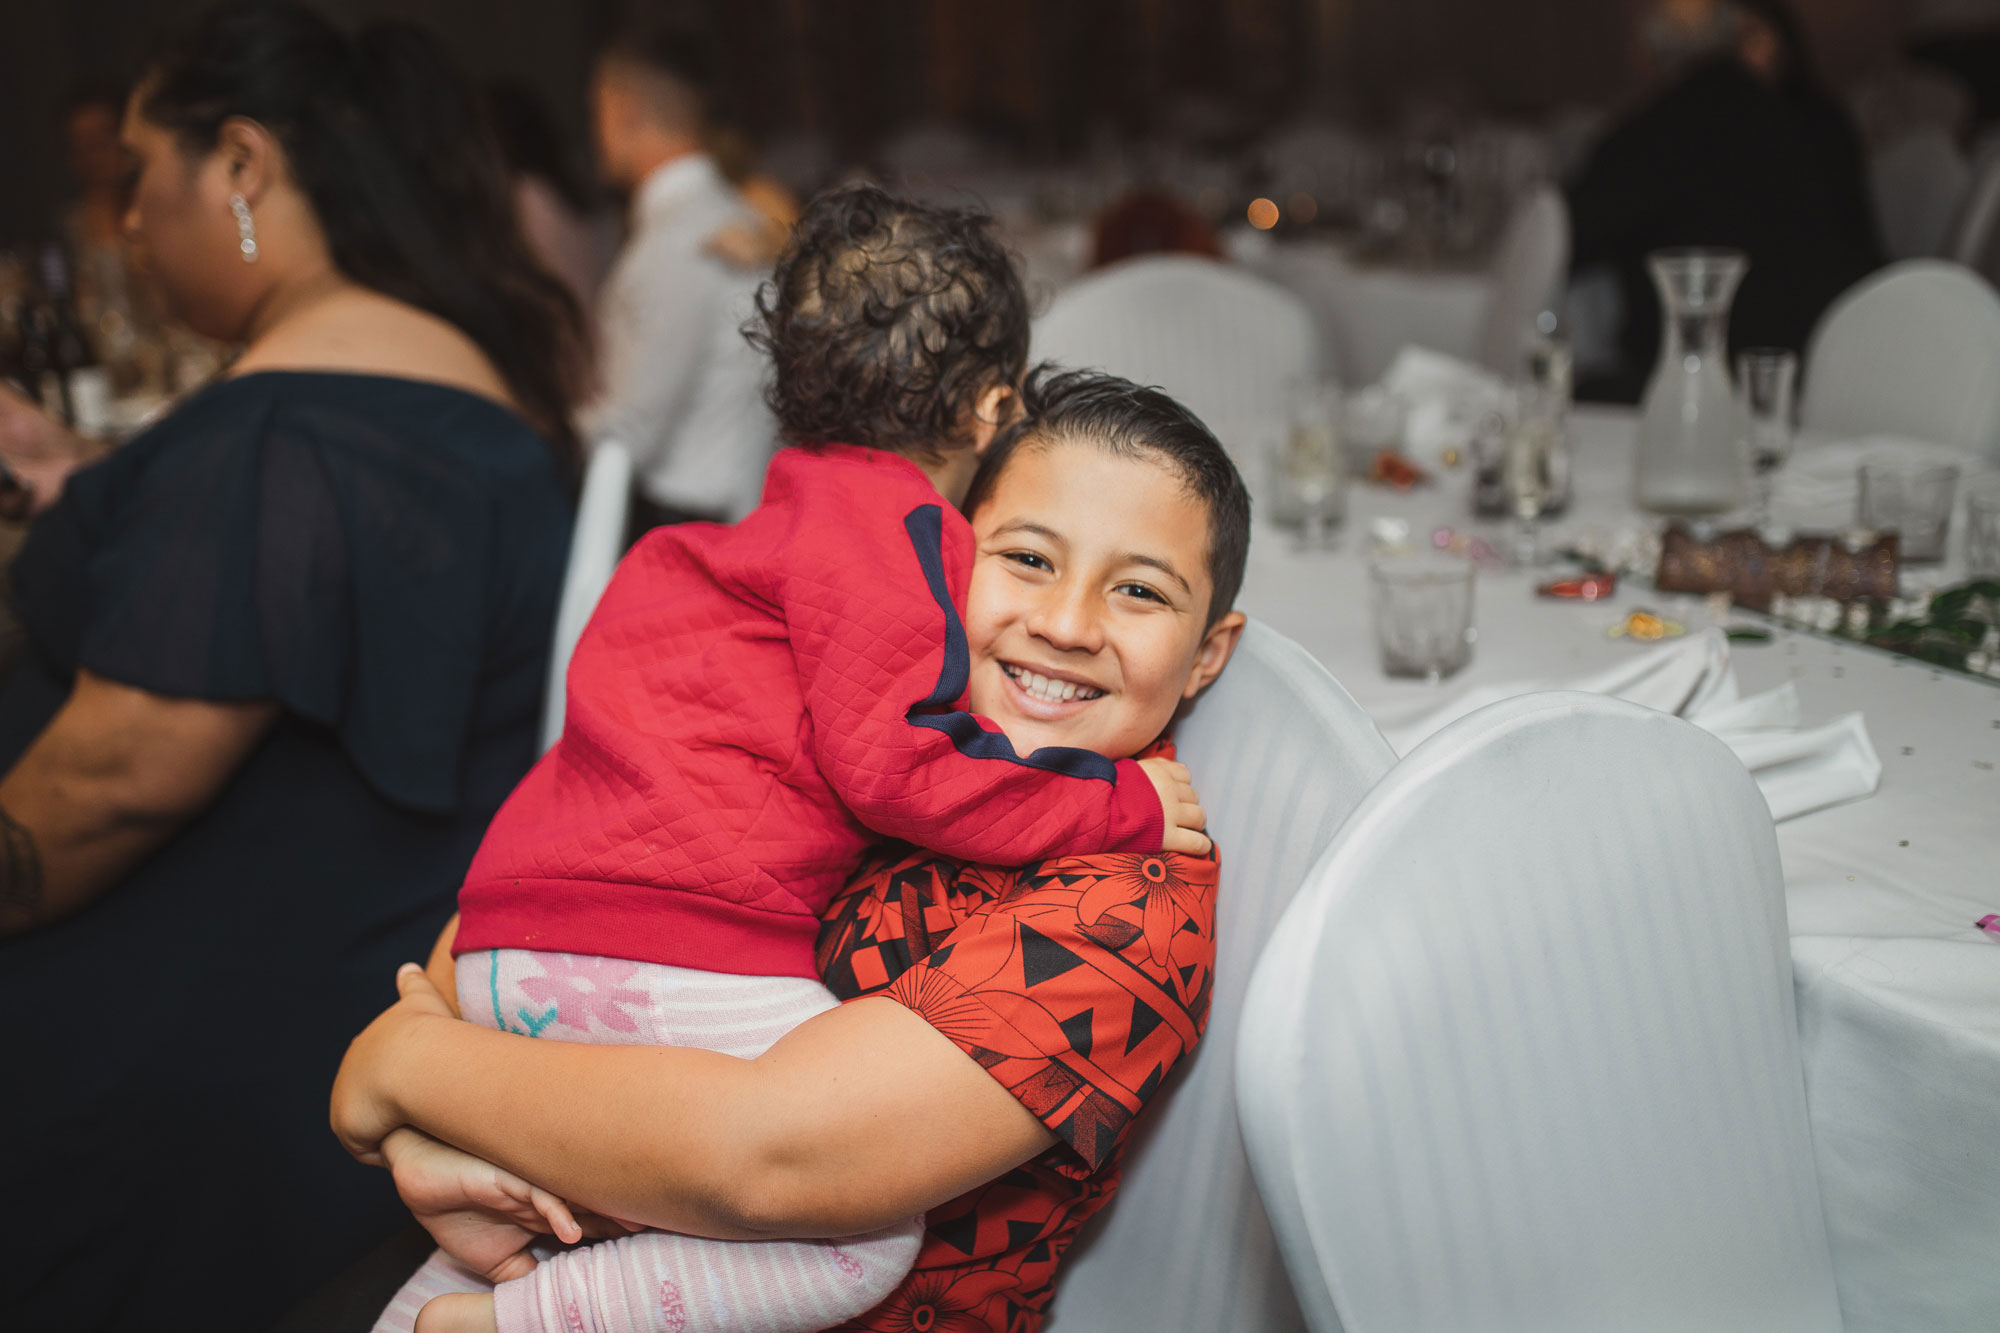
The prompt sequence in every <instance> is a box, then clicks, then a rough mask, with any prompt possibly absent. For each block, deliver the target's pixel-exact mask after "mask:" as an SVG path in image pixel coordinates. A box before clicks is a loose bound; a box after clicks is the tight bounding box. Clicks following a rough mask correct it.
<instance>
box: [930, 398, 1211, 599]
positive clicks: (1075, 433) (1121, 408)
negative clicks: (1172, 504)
mask: <svg viewBox="0 0 2000 1333" xmlns="http://www.w3.org/2000/svg"><path fill="white" fill-rule="evenodd" d="M1072 440H1073V441H1078V442H1081V443H1084V444H1090V445H1094V446H1096V447H1097V448H1099V449H1102V450H1104V451H1105V452H1106V453H1110V454H1116V455H1118V456H1119V457H1121V458H1138V459H1144V460H1146V461H1148V462H1156V463H1159V464H1160V465H1162V466H1163V467H1165V468H1166V469H1167V470H1168V471H1170V472H1172V473H1174V475H1176V476H1178V477H1179V478H1180V480H1181V485H1182V487H1184V488H1185V489H1186V491H1187V493H1188V494H1189V495H1190V496H1192V497H1193V498H1194V499H1196V500H1199V501H1200V502H1201V504H1202V506H1203V507H1204V508H1205V509H1207V510H1208V579H1209V582H1210V584H1212V585H1213V591H1212V593H1211V595H1210V597H1209V603H1208V623H1209V625H1214V624H1215V622H1216V621H1218V620H1220V619H1222V617H1223V616H1225V615H1227V614H1228V613H1229V609H1230V608H1231V607H1232V606H1234V605H1235V604H1236V594H1237V592H1238V591H1239V590H1240V589H1241V588H1242V587H1243V562H1244V561H1245V560H1246V559H1247V558H1248V557H1249V554H1250V492H1249V491H1248V490H1246V489H1245V488H1244V485H1243V477H1242V475H1241V474H1240V473H1238V472H1237V470H1236V464H1235V463H1233V462H1231V461H1230V459H1229V454H1228V453H1227V452H1226V451H1225V450H1224V449H1223V447H1222V445H1221V444H1219V443H1217V441H1216V438H1215V436H1214V435H1212V434H1210V433H1209V429H1208V427H1206V426H1204V425H1202V424H1201V419H1200V418H1199V417H1197V416H1195V414H1194V413H1192V412H1190V411H1188V410H1187V409H1186V408H1185V407H1182V406H1181V405H1180V404H1179V403H1177V402H1175V401H1174V400H1173V399H1172V398H1169V397H1168V396H1167V395H1166V394H1165V393H1162V392H1161V391H1160V390H1158V389H1149V388H1145V387H1143V386H1141V385H1137V384H1134V383H1132V381H1130V380H1122V379H1119V378H1118V377H1117V376H1116V375H1107V374H1105V373H1104V372H1103V371H1100V370H1063V369H1061V368H1060V367H1058V366H1054V365H1051V364H1049V363H1048V362H1046V361H1045V362H1043V363H1042V364H1041V365H1039V366H1036V367H1035V369H1034V372H1033V373H1032V374H1030V375H1029V376H1028V380H1027V383H1026V384H1024V385H1023V386H1022V388H1021V416H1020V417H1019V419H1017V420H1016V421H1015V422H1014V423H1013V424H1012V425H1011V426H1009V427H1008V428H1007V429H1006V430H1004V431H1002V432H1000V434H999V435H998V436H996V437H995V438H994V440H993V443H992V444H991V445H989V446H987V449H986V455H985V457H984V458H982V459H981V460H980V462H979V471H978V473H977V474H976V475H975V476H974V477H973V479H972V486H971V488H970V489H969V490H968V491H967V492H966V495H965V505H964V510H965V513H966V516H967V517H971V516H972V515H973V514H975V513H977V512H978V511H979V507H980V506H981V505H983V504H985V503H986V501H987V500H989V499H991V498H992V495H993V491H994V488H995V487H997V486H998V485H999V483H1000V477H1001V475H1002V474H1003V473H1005V472H1006V471H1007V465H1008V463H1009V462H1010V461H1012V459H1013V458H1014V456H1015V455H1016V454H1017V453H1019V452H1020V451H1021V450H1022V449H1024V448H1027V449H1032V448H1038V447H1046V446H1048V445H1051V444H1056V443H1058V442H1066V441H1072Z"/></svg>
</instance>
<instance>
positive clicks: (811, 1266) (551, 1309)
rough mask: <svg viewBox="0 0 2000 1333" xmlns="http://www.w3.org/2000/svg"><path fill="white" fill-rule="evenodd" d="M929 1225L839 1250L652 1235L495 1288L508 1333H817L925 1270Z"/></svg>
mask: <svg viewBox="0 0 2000 1333" xmlns="http://www.w3.org/2000/svg"><path fill="white" fill-rule="evenodd" d="M922 1237H923V1223H922V1222H921V1221H920V1220H914V1219H913V1220H911V1221H909V1222H905V1223H903V1224H902V1225H901V1226H898V1227H892V1228H890V1229H889V1230H887V1231H878V1232H876V1233H874V1234H873V1235H869V1236H856V1237H852V1238H849V1239H843V1240H838V1241H832V1240H823V1241H804V1240H797V1241H791V1240H786V1241H764V1240H760V1241H730V1240H702V1239H699V1238H697V1237H694V1236H682V1235H677V1234H675V1233H674V1232H671V1231H648V1232H643V1233H641V1234H639V1235H637V1236H627V1237H625V1238H623V1239H621V1240H614V1241H600V1242H599V1243H597V1244H595V1245H584V1246H579V1247H578V1248H576V1249H574V1250H567V1251H565V1252H563V1253H561V1254H558V1255H556V1256H554V1257H553V1258H551V1259H549V1260H547V1261H546V1262H544V1263H543V1264H542V1265H541V1266H540V1267H539V1268H537V1269H535V1271H534V1272H532V1273H530V1274H528V1276H526V1277H524V1278H521V1279H519V1280H517V1281H514V1282H502V1283H501V1284H500V1285H499V1286H497V1287H495V1288H494V1289H493V1301H494V1314H495V1315H496V1316H497V1324H498V1327H499V1330H500V1333H527V1331H528V1330H543V1329H548V1330H558V1329H559V1330H563V1333H572V1331H573V1333H628V1331H629V1333H641V1331H642V1330H644V1331H646V1333H696V1331H697V1330H701V1331H702V1333H714V1331H717V1330H724V1329H727V1330H731V1331H732V1333H807V1330H811V1329H821V1328H830V1327H832V1326H833V1325H835V1324H839V1323H844V1322H845V1321H847V1320H849V1319H852V1318H853V1317H854V1316H856V1315H858V1314H863V1313H865V1312H867V1311H869V1310H872V1309H874V1308H875V1307H876V1306H878V1305H880V1304H881V1303H882V1302H883V1301H885V1300H887V1299H888V1298H889V1296H890V1295H891V1294H892V1293H894V1291H895V1290H896V1288H897V1286H899V1285H900V1284H901V1283H902V1281H903V1277H904V1275H905V1274H907V1273H908V1272H909V1271H910V1265H911V1264H913V1263H914V1262H916V1258H917V1246H918V1244H919V1243H920V1242H921V1240H922Z"/></svg>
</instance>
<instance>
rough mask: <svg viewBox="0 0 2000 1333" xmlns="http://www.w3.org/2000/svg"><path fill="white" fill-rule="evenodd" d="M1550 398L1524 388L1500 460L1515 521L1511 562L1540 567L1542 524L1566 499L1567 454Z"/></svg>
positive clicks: (1532, 388) (1533, 387) (1558, 414)
mask: <svg viewBox="0 0 2000 1333" xmlns="http://www.w3.org/2000/svg"><path fill="white" fill-rule="evenodd" d="M1563 426H1564V423H1563V413H1562V411H1561V408H1560V405H1559V404H1558V402H1557V400H1556V398H1555V396H1554V395H1553V394H1551V393H1549V392H1548V391H1547V390H1546V389H1543V388H1540V387H1539V386H1536V385H1533V384H1528V385H1523V386H1522V387H1521V388H1520V389H1519V390H1518V391H1517V392H1516V394H1515V400H1514V411H1513V412H1512V414H1511V415H1510V417H1509V419H1508V421H1507V425H1506V436H1505V439H1504V442H1503V444H1502V446H1501V447H1502V452H1501V458H1500V486H1501V492H1502V494H1503V496H1504V497H1505V500H1506V505H1507V512H1508V513H1509V514H1510V515H1511V516H1512V517H1513V519H1514V539H1513V552H1512V555H1513V562H1514V563H1515V564H1516V565H1520V566H1533V565H1539V564H1541V563H1543V558H1544V557H1543V553H1542V541H1541V529H1540V522H1541V520H1542V519H1543V518H1544V517H1545V516H1547V515H1548V514H1550V513H1553V512H1554V511H1555V510H1556V509H1557V508H1559V507H1560V506H1561V504H1562V502H1563V501H1564V500H1565V499H1567V498H1568V495H1569V453H1568V448H1567V440H1566V438H1565V434H1564V429H1563Z"/></svg>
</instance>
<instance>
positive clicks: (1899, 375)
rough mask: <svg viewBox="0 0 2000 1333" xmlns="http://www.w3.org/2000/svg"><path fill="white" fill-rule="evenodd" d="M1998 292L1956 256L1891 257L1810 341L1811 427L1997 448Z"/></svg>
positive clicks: (1804, 414) (1807, 407) (1805, 407)
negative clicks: (1947, 259) (1949, 259)
mask: <svg viewBox="0 0 2000 1333" xmlns="http://www.w3.org/2000/svg"><path fill="white" fill-rule="evenodd" d="M1996 366H2000V294H1996V293H1995V292H1994V290H1993V288H1992V287H1991V286H1990V285H1988V284H1987V283H1986V282H1985V281H1984V280H1983V279H1981V278H1980V277H1979V275H1978V274H1976V273H1973V272H1972V271H1971V270H1969V269H1966V268H1963V267H1961V266H1959V265H1957V264H1947V263H1944V262H1942V261H1937V260H1912V261H1908V262H1905V263H1901V264H1892V265H1890V266H1889V267H1888V268H1886V269H1884V270H1882V271H1881V272H1880V273H1877V274H1875V275H1873V276H1872V277H1869V278H1867V279H1864V280H1863V281H1862V282H1860V283H1858V284H1856V285H1855V286H1854V287H1852V288H1850V289H1849V290H1848V291H1847V292H1846V293H1844V294H1843V295H1842V296H1841V298H1840V299H1839V300H1838V301H1835V302H1834V303H1833V306H1832V307H1831V308H1830V309H1829V310H1828V311H1827V312H1826V314H1825V316H1823V317H1822V318H1821V320H1820V323H1819V327H1818V328H1817V329H1815V330H1814V331H1813V336H1812V341H1811V343H1810V344H1809V345H1808V347H1807V349H1806V361H1805V397H1804V399H1803V401H1802V402H1801V404H1800V409H1799V419H1800V422H1801V424H1803V425H1804V426H1806V427H1807V428H1808V429H1811V430H1814V431H1818V432H1821V433H1823V434H1839V435H1848V436H1860V435H1875V434H1889V435H1906V436H1913V437H1915V438H1917V439H1922V440H1931V441H1933V442H1935V443H1938V444H1949V445H1956V446H1958V447H1960V448H1965V449H1971V450H1974V451H1975V452H1984V453H1988V454H1995V453H2000V375H1996V374H1995V373H1994V368H1995V367H1996Z"/></svg>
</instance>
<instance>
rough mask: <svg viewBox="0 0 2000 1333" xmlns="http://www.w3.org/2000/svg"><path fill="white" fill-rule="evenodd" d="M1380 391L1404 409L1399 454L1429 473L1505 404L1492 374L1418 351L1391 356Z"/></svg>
mask: <svg viewBox="0 0 2000 1333" xmlns="http://www.w3.org/2000/svg"><path fill="white" fill-rule="evenodd" d="M1382 387H1383V388H1384V389H1386V390H1388V391H1389V392H1390V393H1392V394H1394V395H1395V396H1396V397H1398V398H1400V399H1401V400H1402V401H1403V403H1404V404H1405V408H1406V413H1405V417H1404V426H1403V449H1404V452H1405V453H1407V454H1408V455H1409V456H1410V457H1411V458H1413V459H1415V460H1416V461H1418V462H1419V463H1423V464H1425V465H1427V466H1433V467H1434V466H1436V465H1437V464H1438V463H1439V461H1440V460H1441V459H1442V458H1443V457H1444V455H1445V453H1446V452H1447V451H1448V450H1452V449H1463V448H1464V447H1465V445H1466V442H1467V441H1469V440H1470V439H1471V438H1472V433H1473V432H1474V431H1475V430H1477V429H1478V428H1479V423H1480V422H1481V421H1482V420H1484V419H1485V418H1486V417H1488V416H1490V415H1492V414H1493V413H1495V412H1504V411H1505V410H1506V408H1507V402H1508V389H1507V384H1506V381H1504V380H1502V379H1501V378H1500V377H1499V376H1498V375H1495V374H1494V373H1493V372H1492V371H1490V370H1487V369H1486V368H1485V367H1483V366H1476V365H1474V364H1472V363H1471V362H1470V361H1461V360H1459V359H1458V358H1457V357H1455V356H1446V355H1445V354H1444V353H1443V352H1433V351H1431V350H1429V349H1428V348H1424V347H1405V348H1403V349H1402V350H1401V351H1399V352H1397V353H1396V359H1395V360H1394V361H1392V362H1390V363H1389V369H1388V371H1387V372H1386V373H1385V374H1384V375H1383V376H1382Z"/></svg>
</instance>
